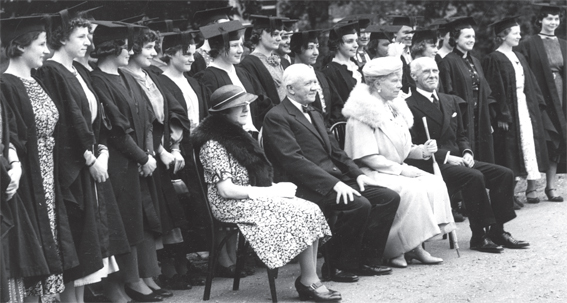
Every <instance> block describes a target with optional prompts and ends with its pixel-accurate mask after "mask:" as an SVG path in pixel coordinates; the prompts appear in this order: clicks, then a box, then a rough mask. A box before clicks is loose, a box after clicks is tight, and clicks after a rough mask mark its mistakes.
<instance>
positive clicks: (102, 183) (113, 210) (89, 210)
mask: <svg viewBox="0 0 567 303" xmlns="http://www.w3.org/2000/svg"><path fill="white" fill-rule="evenodd" d="M73 15H75V16H74V17H73ZM79 16H80V13H76V14H73V13H72V12H71V16H69V12H68V11H67V10H64V11H61V12H59V15H58V16H57V19H55V18H54V19H55V20H54V22H53V23H54V24H57V25H56V26H54V27H53V28H52V30H51V31H50V32H49V33H48V44H49V45H50V46H51V48H52V49H53V50H54V54H53V57H52V58H51V59H49V60H47V61H46V62H45V63H44V65H43V66H42V67H41V68H39V69H38V71H37V75H36V76H37V77H38V78H39V79H40V80H41V81H42V83H43V84H44V86H45V90H46V91H47V92H48V93H49V94H50V96H52V97H53V100H54V102H55V105H56V106H57V108H58V109H59V113H60V116H59V125H58V133H59V135H58V136H57V137H56V139H55V144H57V145H59V146H60V147H62V148H59V149H58V150H59V152H60V153H59V155H58V157H59V159H65V160H64V161H59V165H58V166H57V167H58V169H59V173H58V179H59V183H60V188H61V194H62V195H63V200H64V201H65V206H66V208H67V214H68V216H69V224H70V226H71V232H72V234H73V240H74V242H75V247H76V249H77V253H78V256H79V263H80V265H79V266H77V267H75V268H73V269H71V270H68V271H65V275H64V280H65V284H66V285H65V291H64V292H63V293H62V294H61V299H62V301H68V302H83V292H84V285H88V284H93V283H97V282H100V281H101V279H102V278H106V277H107V275H108V274H111V273H113V272H115V271H118V265H117V264H116V260H115V258H114V255H117V254H122V253H127V252H128V251H129V247H128V244H127V239H126V233H125V231H124V226H123V224H122V218H120V214H119V212H118V209H117V205H116V201H115V198H114V191H113V190H112V186H111V184H110V182H107V180H108V172H107V167H108V148H107V147H106V145H105V144H106V142H104V144H103V143H102V142H101V141H99V139H100V138H99V136H98V130H99V129H100V126H101V122H102V118H103V111H102V107H101V105H100V104H99V102H98V99H97V98H96V96H95V94H94V92H93V88H92V86H91V83H90V77H89V76H88V74H85V73H80V72H79V70H78V69H76V68H75V66H76V65H77V64H79V63H78V62H75V61H74V60H73V59H75V58H78V57H83V56H84V55H85V52H86V51H87V49H88V46H89V45H90V44H91V42H90V40H89V27H90V22H88V21H87V20H85V19H83V18H81V17H79ZM105 122H107V121H105ZM106 124H107V125H106V127H109V125H108V123H106ZM103 140H104V138H103ZM109 228H112V230H111V231H109Z"/></svg>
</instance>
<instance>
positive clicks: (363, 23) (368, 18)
mask: <svg viewBox="0 0 567 303" xmlns="http://www.w3.org/2000/svg"><path fill="white" fill-rule="evenodd" d="M372 20H374V15H371V14H364V15H352V16H347V17H344V18H343V19H341V20H340V21H339V23H350V22H352V21H357V22H358V26H359V29H360V31H361V32H364V31H365V30H366V28H367V27H368V26H369V25H370V24H371V23H372Z"/></svg>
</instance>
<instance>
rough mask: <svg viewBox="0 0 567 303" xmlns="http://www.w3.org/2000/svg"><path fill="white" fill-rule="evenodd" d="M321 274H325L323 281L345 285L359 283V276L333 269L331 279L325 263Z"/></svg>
mask: <svg viewBox="0 0 567 303" xmlns="http://www.w3.org/2000/svg"><path fill="white" fill-rule="evenodd" d="M321 272H322V273H323V274H322V276H323V281H335V282H343V283H353V282H358V276H357V275H355V274H353V273H351V272H348V271H344V270H340V269H336V268H331V276H330V277H329V275H328V272H327V263H323V267H321Z"/></svg>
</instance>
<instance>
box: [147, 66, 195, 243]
mask: <svg viewBox="0 0 567 303" xmlns="http://www.w3.org/2000/svg"><path fill="white" fill-rule="evenodd" d="M148 75H149V76H150V78H151V79H152V81H153V82H154V83H155V84H156V86H157V88H158V89H159V91H160V92H161V94H162V96H163V99H164V102H163V104H164V110H163V112H164V115H165V116H164V121H163V124H162V123H159V122H158V121H157V119H154V121H153V133H152V137H153V143H154V150H156V149H157V148H158V147H159V145H160V144H162V138H163V148H164V149H166V150H167V151H168V152H171V147H170V142H171V132H170V127H171V125H176V126H177V127H179V128H181V129H183V130H184V131H185V132H187V131H189V128H190V125H189V119H188V118H187V113H186V111H184V110H183V107H181V105H180V104H179V102H178V101H177V100H176V99H175V98H174V97H173V95H172V94H171V93H170V91H169V90H167V89H166V88H165V87H163V86H162V84H161V82H160V81H159V80H158V79H159V77H160V76H159V75H158V74H155V73H152V72H149V71H148ZM148 101H149V100H148ZM148 108H150V109H152V107H151V104H149V106H148ZM156 161H157V163H158V165H157V171H156V172H155V173H154V174H152V176H153V180H154V183H155V185H156V189H157V195H158V200H159V202H160V208H159V212H160V217H161V226H162V231H163V233H167V232H169V231H171V230H172V229H174V228H176V227H183V226H185V225H186V224H187V219H186V218H185V214H184V212H183V207H182V205H181V203H180V202H179V199H178V198H177V194H176V193H175V189H174V187H173V185H172V184H171V177H170V175H169V170H168V169H167V167H165V165H164V164H163V162H161V160H160V159H159V157H157V156H156Z"/></svg>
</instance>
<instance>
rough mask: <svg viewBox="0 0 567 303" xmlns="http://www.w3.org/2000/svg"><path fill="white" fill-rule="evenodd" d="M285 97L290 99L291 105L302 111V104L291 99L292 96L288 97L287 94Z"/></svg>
mask: <svg viewBox="0 0 567 303" xmlns="http://www.w3.org/2000/svg"><path fill="white" fill-rule="evenodd" d="M287 98H288V99H289V101H291V104H293V106H295V107H297V109H298V110H299V111H300V112H302V113H303V104H301V103H299V102H297V101H295V100H293V99H292V98H290V97H289V96H287Z"/></svg>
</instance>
